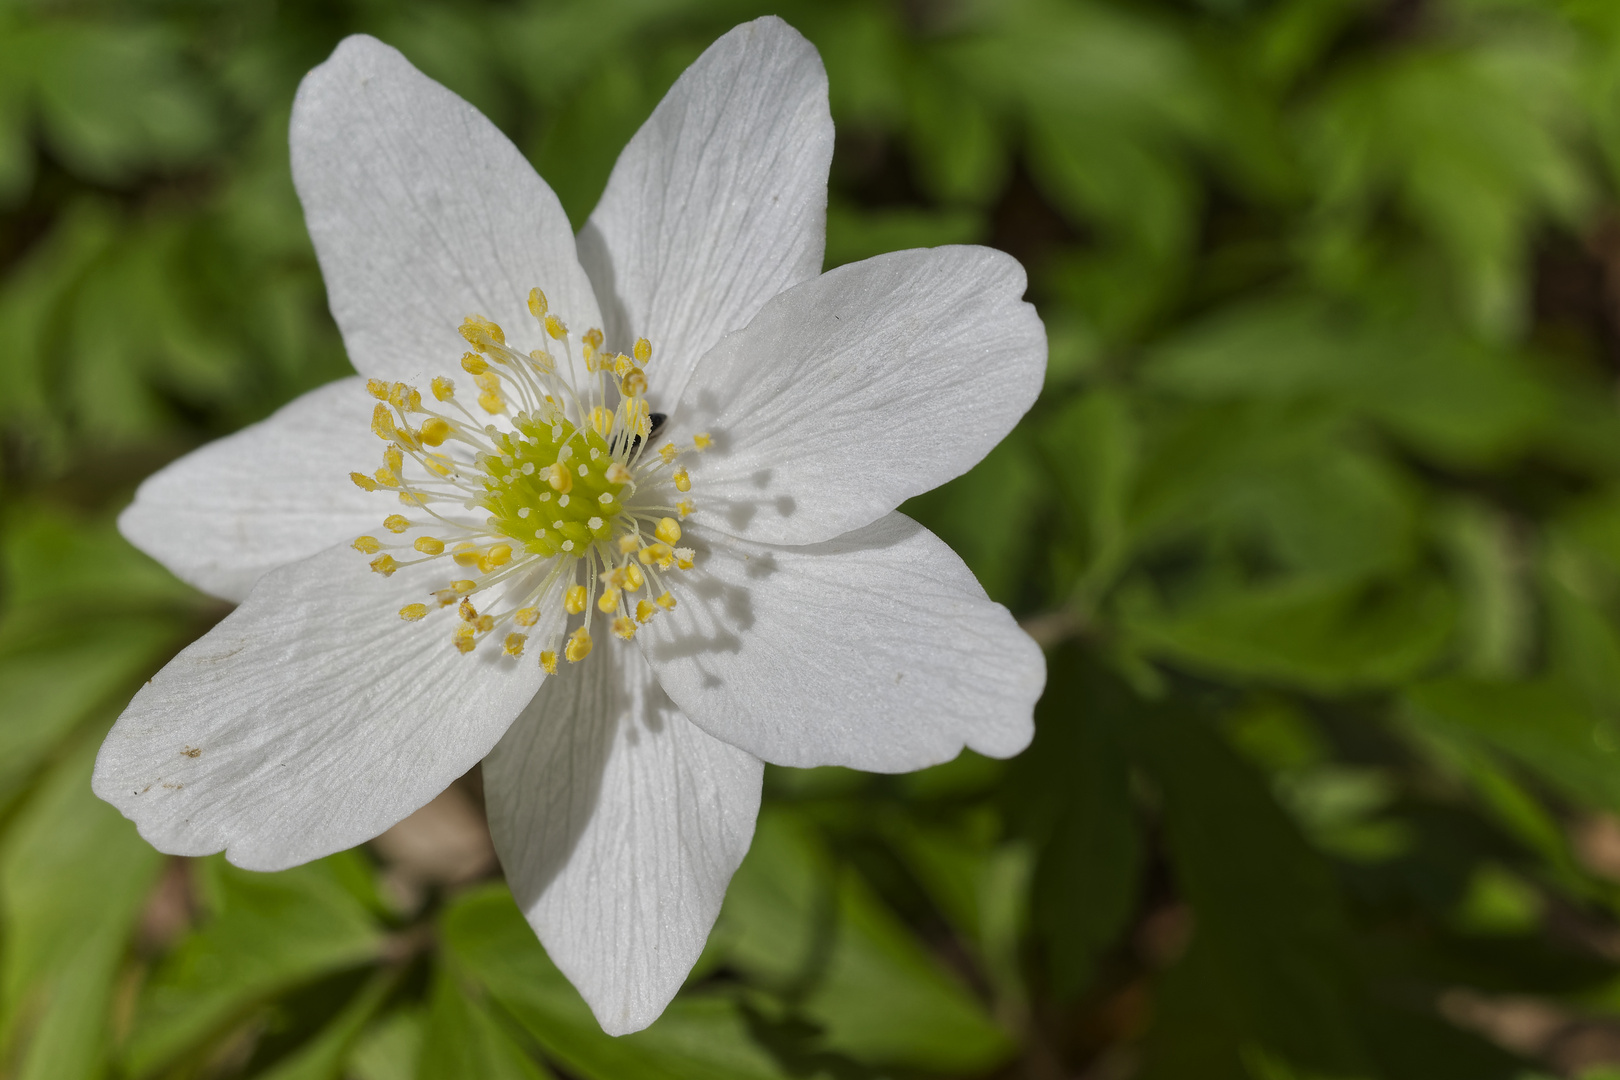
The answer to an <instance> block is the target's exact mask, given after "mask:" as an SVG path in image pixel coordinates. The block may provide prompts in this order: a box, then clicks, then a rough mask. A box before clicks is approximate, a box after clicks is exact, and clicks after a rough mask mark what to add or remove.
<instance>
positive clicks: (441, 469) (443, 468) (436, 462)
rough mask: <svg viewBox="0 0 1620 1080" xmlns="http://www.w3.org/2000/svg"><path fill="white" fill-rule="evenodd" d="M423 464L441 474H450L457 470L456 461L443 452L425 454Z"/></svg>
mask: <svg viewBox="0 0 1620 1080" xmlns="http://www.w3.org/2000/svg"><path fill="white" fill-rule="evenodd" d="M422 465H423V467H424V468H426V469H427V470H428V471H430V472H433V473H437V474H438V475H439V476H449V475H450V474H451V473H453V472H455V471H456V463H455V462H454V461H451V460H450V459H449V458H447V457H445V456H444V455H443V454H423V455H422Z"/></svg>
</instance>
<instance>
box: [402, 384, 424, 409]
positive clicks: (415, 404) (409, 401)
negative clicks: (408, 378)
mask: <svg viewBox="0 0 1620 1080" xmlns="http://www.w3.org/2000/svg"><path fill="white" fill-rule="evenodd" d="M405 411H406V412H421V411H422V391H420V390H418V389H417V388H416V387H414V386H413V387H411V388H410V389H409V390H407V391H406V392H405Z"/></svg>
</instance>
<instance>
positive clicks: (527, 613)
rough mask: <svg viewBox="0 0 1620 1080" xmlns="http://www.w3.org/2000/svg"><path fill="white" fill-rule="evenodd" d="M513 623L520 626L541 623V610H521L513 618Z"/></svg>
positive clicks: (528, 608) (529, 608) (530, 608)
mask: <svg viewBox="0 0 1620 1080" xmlns="http://www.w3.org/2000/svg"><path fill="white" fill-rule="evenodd" d="M512 621H513V622H515V623H517V624H518V625H519V626H533V625H534V624H535V623H537V622H539V621H540V609H539V608H532V607H526V608H519V609H518V610H517V613H516V614H514V615H513V616H512Z"/></svg>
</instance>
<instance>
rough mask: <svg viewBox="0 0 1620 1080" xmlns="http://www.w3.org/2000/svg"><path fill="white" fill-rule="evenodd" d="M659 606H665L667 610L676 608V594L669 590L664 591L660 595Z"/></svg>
mask: <svg viewBox="0 0 1620 1080" xmlns="http://www.w3.org/2000/svg"><path fill="white" fill-rule="evenodd" d="M658 606H659V607H661V608H663V609H664V610H665V611H674V610H675V596H674V594H673V593H668V592H666V593H664V595H663V596H660V597H659V598H658Z"/></svg>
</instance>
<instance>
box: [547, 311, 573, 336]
mask: <svg viewBox="0 0 1620 1080" xmlns="http://www.w3.org/2000/svg"><path fill="white" fill-rule="evenodd" d="M546 333H547V334H548V335H550V337H551V339H552V340H553V341H561V340H562V339H563V338H565V337H567V336H568V327H566V326H564V325H563V323H562V320H561V319H559V318H557V316H555V315H547V316H546Z"/></svg>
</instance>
